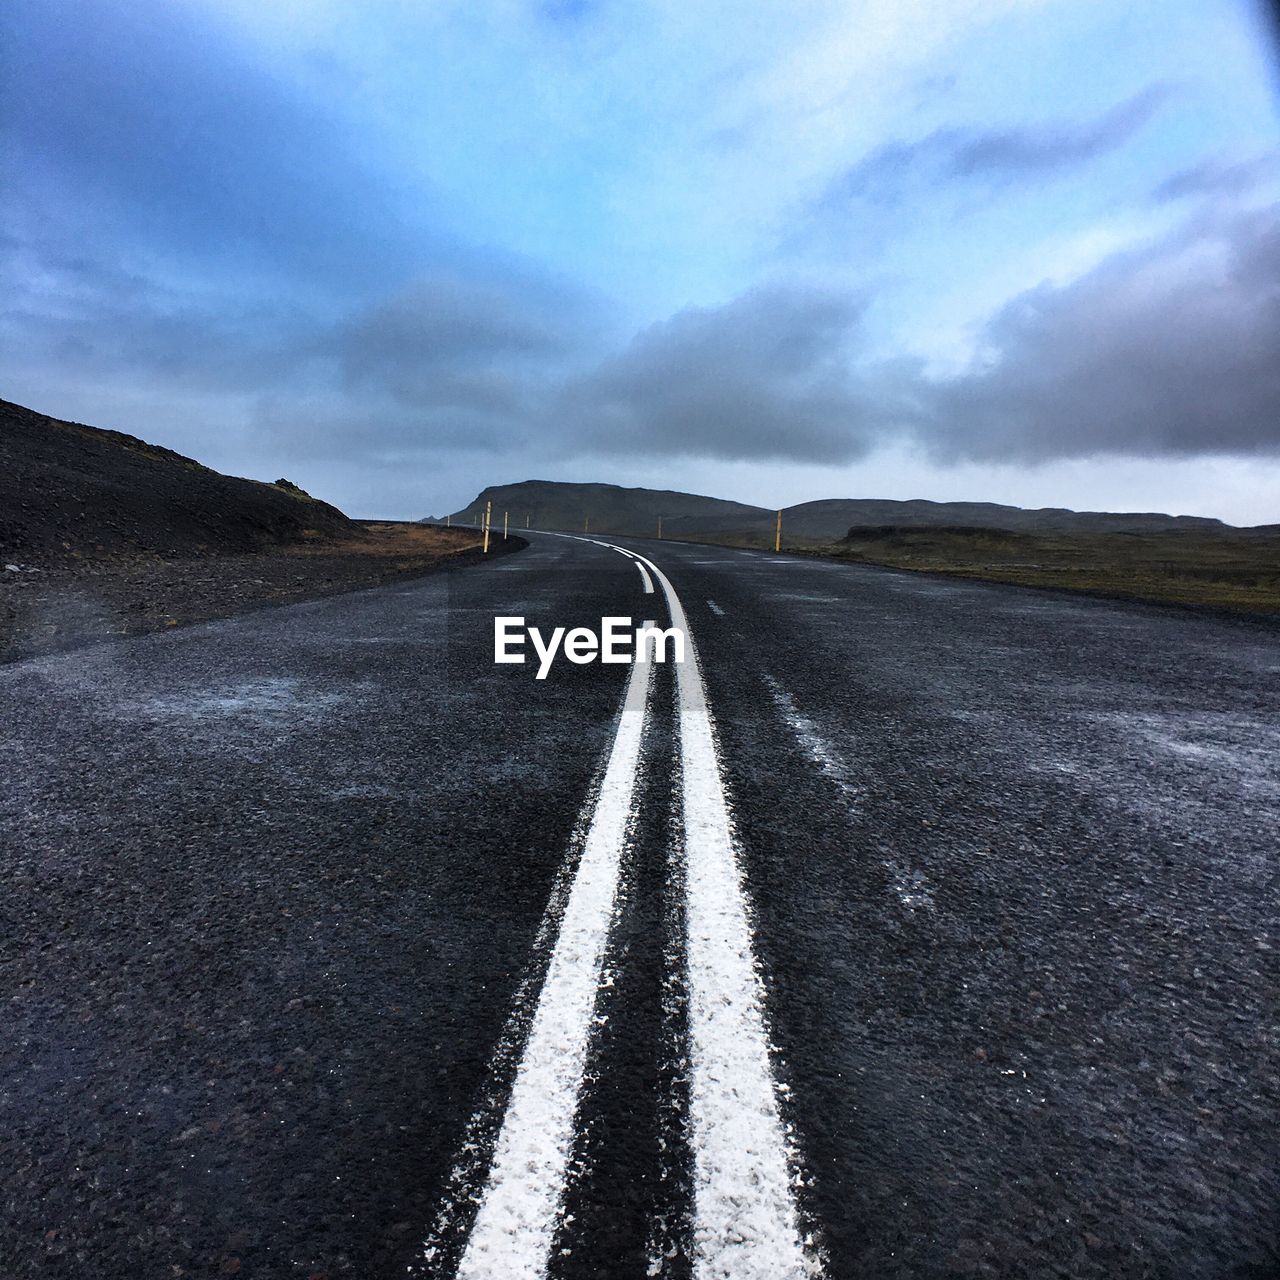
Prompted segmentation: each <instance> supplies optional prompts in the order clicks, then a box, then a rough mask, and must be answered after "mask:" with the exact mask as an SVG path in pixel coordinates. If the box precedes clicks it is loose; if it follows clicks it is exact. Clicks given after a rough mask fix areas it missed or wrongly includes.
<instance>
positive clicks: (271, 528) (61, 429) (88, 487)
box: [0, 400, 354, 562]
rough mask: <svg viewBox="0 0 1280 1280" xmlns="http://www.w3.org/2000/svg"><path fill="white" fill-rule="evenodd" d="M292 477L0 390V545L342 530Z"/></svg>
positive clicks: (191, 544)
mask: <svg viewBox="0 0 1280 1280" xmlns="http://www.w3.org/2000/svg"><path fill="white" fill-rule="evenodd" d="M353 530H354V526H353V524H352V523H351V521H349V520H348V519H347V517H346V516H345V515H343V514H342V512H341V511H339V510H338V509H337V508H336V507H332V506H330V505H329V504H328V503H326V502H319V501H317V500H316V499H314V498H311V497H309V496H308V495H307V494H305V493H304V492H303V491H302V490H301V489H299V488H297V487H296V486H294V485H292V484H290V483H289V482H288V481H278V482H277V483H275V484H263V483H262V482H260V481H257V480H242V479H239V478H238V477H235V476H225V475H223V474H221V472H218V471H213V470H211V469H210V468H209V467H205V466H202V465H201V464H200V463H198V462H195V461H193V460H192V459H191V458H186V457H183V455H182V454H180V453H174V452H173V451H172V450H170V449H162V448H160V447H158V446H157V445H152V444H147V443H146V442H145V441H143V440H139V439H137V438H136V437H134V436H130V435H125V434H123V433H121V432H119V431H104V430H101V429H99V428H97V427H86V426H82V425H81V424H79V423H74V422H63V421H62V420H61V419H58V418H50V417H47V416H46V415H44V414H42V413H36V412H35V411H34V410H31V409H25V408H23V407H22V406H21V405H16V404H11V403H9V402H8V401H5V400H0V556H2V557H3V558H4V559H6V560H16V561H22V562H28V561H36V562H47V561H51V560H56V561H61V560H68V559H96V558H106V557H110V556H118V555H131V554H140V553H142V554H146V553H150V554H154V555H160V556H166V557H167V556H185V555H229V554H236V553H243V552H248V551H256V550H259V549H261V548H264V547H269V546H276V545H280V544H285V543H292V542H301V541H305V540H307V539H309V538H312V539H314V538H325V537H333V536H338V535H345V534H349V533H351V532H352V531H353Z"/></svg>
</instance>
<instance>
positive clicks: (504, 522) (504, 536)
mask: <svg viewBox="0 0 1280 1280" xmlns="http://www.w3.org/2000/svg"><path fill="white" fill-rule="evenodd" d="M502 540H503V542H506V540H507V513H506V512H505V511H504V512H503V513H502Z"/></svg>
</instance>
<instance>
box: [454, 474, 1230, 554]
mask: <svg viewBox="0 0 1280 1280" xmlns="http://www.w3.org/2000/svg"><path fill="white" fill-rule="evenodd" d="M486 501H488V502H491V503H492V510H493V520H494V523H495V525H498V524H501V521H502V513H503V512H504V511H505V512H507V513H508V514H509V518H510V524H511V527H512V528H513V529H519V528H524V527H526V525H525V522H526V519H527V520H528V522H529V525H528V527H531V528H535V529H537V528H542V529H557V530H564V531H577V532H581V531H583V530H584V529H585V530H586V531H588V532H592V533H615V534H633V535H638V536H648V537H652V536H655V535H656V534H657V531H658V520H659V518H661V520H662V534H663V536H664V537H668V538H690V539H693V540H697V539H698V538H700V537H711V538H724V537H741V538H746V539H749V540H753V539H761V538H770V537H772V534H773V530H774V524H775V521H776V519H777V513H776V511H774V510H770V509H768V508H765V507H758V506H753V505H752V504H750V503H744V502H734V501H731V500H729V499H726V498H715V497H711V496H709V495H706V494H694V493H684V492H682V491H680V490H674V489H648V488H644V487H640V486H637V487H626V486H623V485H610V484H591V483H581V482H575V481H557V480H524V481H520V482H518V483H515V484H506V485H490V486H488V487H487V488H485V489H483V490H482V491H481V492H480V493H479V494H478V495H477V497H476V498H475V500H474V501H472V502H470V503H468V504H467V506H465V507H463V508H461V509H460V510H458V511H455V512H452V513H451V514H450V515H449V516H448V517H447V518H448V519H449V520H451V521H457V522H459V523H474V522H476V521H478V519H479V516H480V515H481V514H482V513H483V510H484V504H485V502H486ZM885 525H898V526H903V527H919V528H936V527H943V526H962V527H969V528H987V529H1007V530H1010V531H1012V532H1027V531H1031V532H1081V533H1085V532H1092V533H1126V532H1132V533H1150V532H1159V531H1161V530H1178V529H1182V530H1199V531H1202V532H1208V531H1216V532H1229V531H1231V530H1233V529H1234V528H1235V526H1232V525H1228V524H1226V523H1225V522H1224V521H1222V520H1218V519H1215V518H1213V517H1210V516H1185V515H1168V514H1165V513H1163V512H1157V511H1127V512H1126V511H1119V512H1116V511H1073V510H1071V509H1070V508H1067V507H1015V506H1009V505H1005V504H1002V503H997V502H934V501H932V500H930V499H926V498H913V499H892V498H819V499H815V500H812V501H809V502H801V503H796V504H795V505H793V506H790V507H784V508H783V509H782V529H783V537H784V539H785V538H787V537H791V538H795V539H811V540H818V541H820V540H824V539H827V540H829V539H837V538H843V537H845V535H846V534H847V533H848V532H849V530H850V529H851V528H857V527H859V526H885Z"/></svg>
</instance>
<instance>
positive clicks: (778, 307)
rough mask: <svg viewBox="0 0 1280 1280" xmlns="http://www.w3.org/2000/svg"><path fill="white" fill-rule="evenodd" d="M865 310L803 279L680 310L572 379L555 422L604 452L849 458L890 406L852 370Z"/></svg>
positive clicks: (864, 445)
mask: <svg viewBox="0 0 1280 1280" xmlns="http://www.w3.org/2000/svg"><path fill="white" fill-rule="evenodd" d="M861 312H862V304H861V302H860V301H859V300H857V299H854V298H851V297H849V296H847V295H844V294H839V293H833V292H828V291H825V290H820V289H812V288H800V287H794V286H792V287H784V286H773V287H761V288H757V289H754V290H752V291H750V292H749V293H746V294H744V295H743V296H741V297H739V298H737V299H736V300H734V301H733V302H730V303H728V304H727V305H725V306H722V307H718V308H708V309H690V310H686V311H682V312H679V313H678V314H677V315H675V316H673V317H672V318H671V319H670V320H667V321H665V322H663V323H661V324H657V325H653V326H652V327H651V328H648V329H646V330H644V331H643V332H641V333H640V334H638V335H637V336H636V337H635V338H634V339H633V340H632V342H631V343H630V344H629V345H628V346H627V347H626V348H625V349H624V350H623V351H621V352H620V353H619V354H618V355H616V356H614V357H612V358H611V359H609V360H606V361H605V362H604V363H602V364H601V365H600V366H599V367H598V368H597V369H596V370H595V371H594V372H593V373H591V374H590V375H588V376H586V377H584V378H579V379H576V380H573V381H571V382H570V383H569V384H568V385H567V386H566V387H565V388H564V389H563V391H562V392H561V393H560V395H559V396H558V397H557V399H556V401H555V404H554V408H553V411H552V413H553V417H554V418H555V420H557V421H559V422H563V423H565V424H566V425H567V426H568V427H569V428H570V430H571V431H572V432H573V433H574V435H575V437H576V438H577V439H578V440H579V441H580V442H581V443H582V444H583V445H585V446H586V447H588V448H591V449H593V450H598V451H601V452H624V453H652V454H657V455H662V454H668V455H670V454H676V455H689V456H698V457H707V458H721V459H732V460H737V459H748V458H801V459H806V460H814V461H824V462H842V461H848V460H849V459H851V458H855V457H858V456H859V455H860V454H862V453H864V452H865V451H866V450H867V448H868V447H869V446H870V444H871V443H873V439H874V437H873V432H874V426H875V420H876V416H877V414H878V413H879V411H880V406H878V405H876V404H875V402H874V401H873V399H872V395H871V392H870V391H869V389H867V388H865V387H863V386H861V385H860V384H859V382H858V380H857V379H856V378H855V377H854V376H853V375H852V373H851V371H850V359H851V356H852V355H853V353H854V349H855V346H856V341H857V338H858V328H859V320H860V317H861Z"/></svg>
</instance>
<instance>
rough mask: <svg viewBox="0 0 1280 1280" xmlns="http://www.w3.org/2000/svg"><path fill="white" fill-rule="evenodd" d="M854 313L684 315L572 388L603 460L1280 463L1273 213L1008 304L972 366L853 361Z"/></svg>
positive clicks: (1201, 228) (746, 303)
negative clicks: (931, 371)
mask: <svg viewBox="0 0 1280 1280" xmlns="http://www.w3.org/2000/svg"><path fill="white" fill-rule="evenodd" d="M860 314H861V304H860V303H859V302H858V301H857V300H855V299H853V298H850V297H848V296H846V295H841V294H835V293H829V292H826V291H822V290H813V289H798V288H781V287H779V288H773V289H759V290H755V291H753V292H751V293H748V294H746V295H744V296H743V297H741V298H739V299H737V300H736V301H735V302H732V303H730V304H728V305H727V306H724V307H720V308H715V309H709V310H692V311H686V312H682V313H680V314H679V315H677V316H675V317H674V318H672V319H671V320H669V321H667V322H666V323H664V324H661V325H655V326H654V327H653V328H651V329H648V330H646V331H644V332H643V333H641V334H640V335H638V336H637V337H636V338H635V340H634V341H633V342H632V343H631V345H630V346H629V347H627V348H626V349H625V350H624V351H623V352H621V353H620V354H619V355H617V356H615V357H613V358H612V359H610V360H608V361H606V362H604V363H603V364H602V365H601V366H600V367H599V368H598V369H597V370H596V371H595V372H594V373H593V374H591V375H590V376H588V377H586V378H582V379H578V380H575V381H573V382H571V383H570V384H569V385H568V386H567V387H566V388H565V390H564V391H563V392H562V393H561V395H560V397H559V399H558V400H557V402H556V406H555V418H556V421H557V422H559V423H563V424H565V425H567V426H568V427H569V428H570V429H571V430H572V432H573V433H574V436H575V438H576V440H577V441H578V443H579V444H580V445H584V446H586V447H588V448H590V449H592V450H595V451H599V452H624V453H635V454H653V455H655V456H662V455H671V454H685V455H691V456H699V457H708V458H720V459H731V460H743V459H788V460H791V461H798V462H819V463H822V462H828V463H829V462H844V461H849V460H851V459H854V458H857V457H858V456H860V455H862V454H864V453H865V452H867V450H868V449H870V448H872V447H874V446H875V445H878V444H887V443H892V442H894V441H901V440H914V441H916V442H918V443H920V444H922V445H923V446H924V447H925V448H926V449H928V450H929V451H930V452H931V453H932V454H934V455H935V456H937V457H939V458H940V459H944V460H947V461H960V460H979V459H981V460H996V461H1020V462H1032V463H1034V462H1040V461H1045V460H1048V459H1061V458H1082V457H1093V456H1099V455H1126V456H1143V457H1187V456H1194V455H1205V454H1220V453H1229V454H1235V455H1251V454H1252V455H1257V454H1274V453H1277V452H1280V210H1278V209H1267V210H1263V211H1260V212H1253V213H1237V214H1235V215H1233V216H1230V217H1224V218H1218V219H1214V218H1209V217H1207V216H1203V215H1202V216H1201V217H1200V218H1199V219H1197V220H1196V221H1193V222H1192V223H1191V224H1189V225H1188V226H1186V227H1184V228H1183V229H1182V230H1181V231H1180V232H1178V233H1177V234H1176V235H1174V236H1172V237H1170V238H1169V239H1167V240H1165V241H1164V242H1162V243H1160V244H1158V245H1155V246H1152V247H1149V248H1146V249H1144V250H1142V251H1134V252H1129V253H1123V254H1118V255H1116V256H1114V257H1112V258H1110V259H1108V260H1107V261H1104V262H1103V263H1102V264H1101V265H1100V266H1098V267H1097V268H1096V269H1095V270H1093V271H1091V272H1090V273H1088V274H1087V275H1085V276H1084V277H1082V278H1081V279H1079V280H1076V281H1074V282H1072V283H1071V284H1068V285H1065V286H1061V287H1055V286H1050V285H1044V286H1042V287H1040V288H1037V289H1033V290H1031V291H1029V292H1027V293H1025V294H1023V295H1022V296H1020V297H1018V298H1017V299H1015V300H1014V301H1013V302H1011V303H1010V304H1009V305H1008V306H1006V307H1005V308H1003V309H1002V310H1001V311H1000V312H999V313H998V314H997V315H996V316H995V317H994V318H993V320H992V321H991V322H990V323H989V325H988V326H987V328H986V330H985V331H984V332H983V333H982V335H981V340H980V342H979V347H980V349H981V350H982V351H983V353H984V355H983V358H982V360H981V361H980V362H979V363H978V365H977V367H975V368H974V369H971V370H969V371H966V372H964V373H961V374H959V375H957V376H954V377H950V378H937V377H930V376H929V375H928V374H927V373H926V371H925V369H924V368H923V366H922V365H921V364H920V363H919V362H916V361H906V360H903V361H898V362H895V363H888V364H886V363H872V362H869V361H867V360H866V359H861V358H859V344H860V332H859V318H860Z"/></svg>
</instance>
